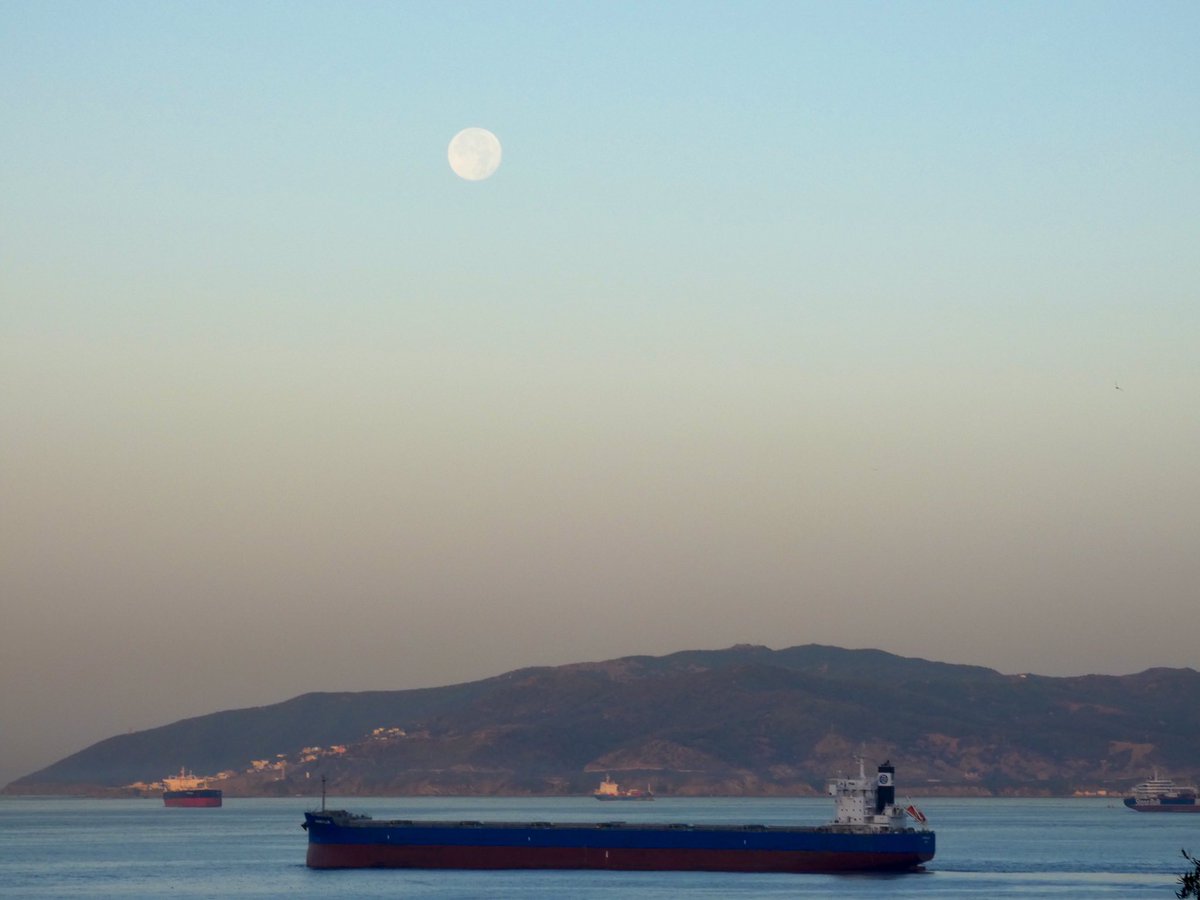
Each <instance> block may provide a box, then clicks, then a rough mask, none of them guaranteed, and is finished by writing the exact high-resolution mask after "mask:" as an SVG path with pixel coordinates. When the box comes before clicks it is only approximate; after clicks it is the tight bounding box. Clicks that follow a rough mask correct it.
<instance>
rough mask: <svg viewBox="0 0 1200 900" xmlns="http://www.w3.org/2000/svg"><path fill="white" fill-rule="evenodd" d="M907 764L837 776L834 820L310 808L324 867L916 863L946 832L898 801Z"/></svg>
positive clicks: (832, 867)
mask: <svg viewBox="0 0 1200 900" xmlns="http://www.w3.org/2000/svg"><path fill="white" fill-rule="evenodd" d="M894 774H895V769H894V768H893V767H892V766H891V765H890V764H889V763H884V764H883V765H882V766H880V767H879V771H878V773H877V775H875V776H873V777H868V776H867V775H866V774H865V772H864V771H863V767H862V760H861V759H860V760H859V774H858V777H857V778H836V779H833V780H831V781H830V782H829V794H830V795H831V796H832V797H834V799H835V801H836V805H837V815H836V816H835V818H834V820H833V821H832V822H830V823H828V824H826V825H784V826H781V825H740V824H731V825H688V824H681V823H655V824H630V823H627V822H586V823H570V822H561V823H556V822H437V821H424V822H422V821H412V820H410V819H392V820H387V821H382V820H375V819H372V818H371V817H369V816H363V815H355V814H354V813H350V812H346V811H344V810H326V809H325V808H324V803H323V802H322V807H321V810H320V811H319V812H307V813H305V814H304V823H303V825H302V826H301V827H303V828H304V829H305V830H306V831H307V832H308V855H307V858H306V863H307V865H308V866H309V867H310V868H313V869H339V868H410V869H623V870H638V871H713V872H905V871H915V870H919V869H920V868H921V864H922V863H925V862H928V861H929V860H931V859H933V854H934V849H935V837H934V833H933V832H932V831H930V830H928V829H927V828H926V827H925V825H924V822H925V817H924V815H923V814H922V813H921V812H920V810H918V809H916V807H914V806H911V805H909V806H908V808H907V809H905V808H903V807H900V806H897V805H896V802H895V800H896V789H895V785H894V783H893V778H894Z"/></svg>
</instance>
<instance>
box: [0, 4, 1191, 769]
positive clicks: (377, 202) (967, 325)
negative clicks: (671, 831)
mask: <svg viewBox="0 0 1200 900" xmlns="http://www.w3.org/2000/svg"><path fill="white" fill-rule="evenodd" d="M1198 26H1200V10H1198V8H1197V6H1196V5H1195V4H1194V3H1148V4H1118V3H1058V4H1036V3H1004V4H1001V3H975V4H967V3H961V4H956V3H902V4H883V3H839V4H826V3H820V4H810V3H798V2H797V3H778V4H774V3H748V4H741V3H739V4H701V3H687V4H674V3H657V4H625V3H601V4H585V3H569V4H540V3H508V4H498V3H456V4H452V5H451V4H432V3H429V4H391V5H384V4H378V5H376V4H325V3H256V4H233V3H204V4H164V3H96V4H74V3H28V2H9V3H5V4H3V5H0V108H2V109H3V110H4V120H5V124H4V127H3V128H2V129H0V326H2V329H3V338H2V339H3V346H2V351H3V352H2V355H0V415H2V417H3V419H2V421H3V428H4V432H5V434H6V435H7V436H8V437H7V439H6V441H5V447H4V458H5V465H4V471H5V477H4V480H3V483H2V487H0V505H2V507H3V510H4V511H3V513H0V523H2V528H3V538H4V540H3V544H4V548H5V549H4V559H3V568H2V570H0V577H2V579H3V584H2V585H0V587H2V590H0V604H3V607H4V609H3V612H4V619H5V622H6V626H5V628H4V630H3V634H0V651H2V652H0V678H2V679H3V681H4V683H5V684H6V685H9V686H11V685H17V684H20V685H22V687H20V688H19V689H17V690H11V689H6V691H5V692H4V696H3V697H2V698H0V722H2V723H3V724H4V726H5V732H6V734H11V733H19V734H20V735H22V738H21V739H20V741H18V742H16V743H15V744H14V745H13V747H12V749H10V750H8V751H6V752H7V753H8V755H9V758H8V759H7V760H0V775H3V774H8V775H11V776H15V775H17V774H22V773H23V772H25V771H28V770H30V769H32V768H35V767H38V766H40V765H43V764H46V763H48V762H50V761H52V760H53V759H55V758H57V757H58V756H61V755H65V754H66V753H69V752H72V751H73V750H76V749H79V748H80V747H81V746H83V745H85V744H87V743H90V742H92V741H94V740H98V739H101V738H103V737H106V736H109V735H110V734H112V733H115V732H119V731H123V730H126V729H129V728H144V727H150V726H153V725H157V724H162V723H164V722H166V721H172V720H174V719H176V718H180V717H183V716H187V715H196V714H201V713H205V712H210V711H213V710H216V709H221V708H229V707H235V706H244V705H251V704H258V703H267V702H273V701H275V700H281V699H285V698H287V697H289V696H293V695H295V694H298V693H302V692H304V691H309V690H354V689H368V688H370V689H376V688H404V687H417V686H425V685H431V684H442V683H448V682H453V681H464V680H469V679H473V678H478V677H483V676H486V675H490V674H495V673H497V672H500V671H505V670H507V669H511V668H516V667H519V666H522V665H529V664H557V663H565V662H573V661H578V660H581V659H589V658H591V659H594V658H607V657H613V656H620V655H627V654H633V653H666V652H671V651H674V650H680V649H687V648H693V647H700V646H709V647H713V646H726V645H729V644H733V643H738V642H753V643H764V644H768V645H771V646H787V645H791V644H798V643H807V642H810V641H816V642H822V643H830V644H837V645H841V646H848V647H859V646H873V647H881V648H882V649H885V650H890V651H893V652H897V653H902V654H905V655H914V656H923V657H926V658H932V659H941V660H946V661H951V662H964V663H973V664H981V665H987V666H992V667H995V668H998V669H1001V670H1003V671H1036V672H1041V673H1044V674H1055V675H1065V674H1080V673H1084V672H1110V673H1120V672H1129V671H1136V670H1139V669H1142V668H1146V667H1149V666H1155V665H1166V666H1183V665H1194V663H1195V650H1194V640H1193V638H1192V636H1191V635H1192V632H1191V630H1190V628H1189V627H1186V625H1185V623H1187V622H1190V620H1191V616H1192V608H1193V606H1194V599H1195V597H1194V595H1195V585H1196V583H1197V576H1200V567H1198V564H1197V560H1196V555H1195V552H1194V548H1195V546H1197V544H1200V528H1198V527H1197V516H1196V513H1195V510H1196V509H1197V508H1200V504H1198V502H1197V501H1200V475H1198V470H1197V466H1196V464H1195V459H1196V458H1197V453H1198V451H1200V425H1198V422H1197V417H1196V415H1195V412H1194V409H1195V397H1196V396H1197V393H1198V388H1200V361H1198V360H1200V355H1198V354H1197V353H1196V346H1197V337H1198V336H1200V312H1198V310H1200V304H1198V303H1197V299H1198V298H1197V296H1196V294H1197V285H1198V284H1200V261H1198V260H1200V255H1198V254H1197V253H1196V252H1195V249H1194V248H1195V245H1196V238H1197V233H1198V228H1197V226H1198V224H1200V223H1198V219H1200V213H1198V210H1200V183H1198V180H1200V176H1198V175H1197V171H1198V166H1197V151H1198V149H1200V116H1197V114H1196V113H1197V108H1198V103H1197V100H1198V94H1200V90H1198V85H1200V64H1198V63H1197V61H1196V55H1195V52H1194V47H1195V41H1196V37H1197V33H1198V31H1200V29H1198ZM470 125H477V126H482V127H485V128H488V129H490V130H492V131H493V132H495V133H496V134H497V135H498V136H499V138H500V140H501V141H502V143H503V145H504V161H503V164H502V166H501V167H500V169H499V171H498V172H497V173H496V174H495V175H494V176H493V177H492V178H490V179H489V180H487V181H484V182H479V183H467V182H464V181H461V180H459V179H458V178H456V177H455V176H454V175H453V173H452V172H451V171H450V169H449V167H448V166H447V162H446V145H447V143H448V141H449V140H450V138H451V137H452V136H453V135H454V134H455V133H456V132H457V131H458V130H460V129H461V128H464V127H467V126H470ZM1118 385H1119V386H1120V390H1117V386H1118ZM1177 625H1181V626H1185V627H1176V626H1177ZM330 652H332V653H336V654H337V658H339V659H340V660H342V662H341V663H339V665H338V667H337V668H336V671H333V672H330V671H329V670H328V669H326V668H322V667H317V666H314V664H313V661H314V659H316V658H318V655H319V654H322V653H330Z"/></svg>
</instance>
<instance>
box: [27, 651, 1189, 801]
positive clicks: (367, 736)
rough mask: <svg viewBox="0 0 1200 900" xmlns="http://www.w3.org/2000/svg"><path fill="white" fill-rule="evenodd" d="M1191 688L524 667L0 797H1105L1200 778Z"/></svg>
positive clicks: (892, 661)
mask: <svg viewBox="0 0 1200 900" xmlns="http://www.w3.org/2000/svg"><path fill="white" fill-rule="evenodd" d="M1198 696H1200V673H1197V672H1196V671H1195V670H1192V669H1149V670H1147V671H1145V672H1141V673H1138V674H1134V675H1124V676H1097V675H1089V676H1082V677H1072V678H1052V677H1046V676H1039V675H1032V674H1029V675H1003V674H1001V673H999V672H996V671H994V670H991V669H986V668H980V667H975V666H962V665H953V664H949V663H939V662H930V661H928V660H923V659H913V658H906V657H900V656H896V655H893V654H890V653H885V652H883V651H879V650H844V649H840V648H837V647H828V646H822V645H816V644H809V645H804V646H799V647H791V648H788V649H783V650H771V649H769V648H767V647H759V646H747V645H738V646H735V647H730V648H728V649H725V650H692V651H684V652H681V653H674V654H671V655H669V656H661V657H651V656H631V657H624V658H621V659H613V660H608V661H604V662H589V663H578V664H574V665H565V666H557V667H542V668H529V669H519V670H516V671H513V672H508V673H506V674H504V675H499V676H497V677H494V678H488V679H484V680H482V681H475V682H470V683H466V684H457V685H450V686H446V687H439V688H426V689H421V690H408V691H366V692H361V693H313V694H305V695H302V696H299V697H296V698H294V699H291V700H288V701H286V702H283V703H277V704H274V705H271V706H263V707H255V708H252V709H238V710H227V711H224V712H216V713H212V714H209V715H205V716H199V717H197V718H192V719H185V720H183V721H179V722H175V723H173V724H170V725H164V726H161V727H159V728H153V729H149V730H146V731H140V732H135V733H131V734H122V735H119V736H116V737H112V738H108V739H107V740H104V741H100V742H99V743H97V744H94V745H92V746H90V747H88V748H86V749H84V750H81V751H79V752H78V753H75V754H73V755H71V756H68V757H67V758H65V759H62V760H60V761H58V762H56V763H54V764H52V765H49V766H47V767H46V768H44V769H41V770H40V771H37V772H34V773H32V774H30V775H27V776H25V777H23V778H19V779H17V780H16V781H14V782H12V783H10V784H9V785H8V786H7V787H6V788H5V789H4V793H7V794H21V795H34V794H79V795H87V796H138V795H150V794H154V793H156V792H158V791H160V790H161V788H162V784H161V780H162V777H163V776H164V775H166V774H168V773H171V772H174V771H177V770H178V769H179V767H180V766H186V767H187V768H188V769H190V770H192V771H194V772H195V773H197V774H198V775H199V774H203V775H204V776H205V777H206V778H207V779H208V780H209V782H210V783H211V784H212V786H214V787H220V788H222V789H223V790H224V792H225V796H226V797H238V796H245V797H250V796H254V797H265V796H294V795H314V794H317V793H319V791H320V787H319V785H320V781H321V779H322V778H324V779H326V781H327V784H328V790H329V791H330V792H331V793H336V794H340V795H359V796H366V795H378V796H402V795H573V794H587V793H590V792H591V791H593V790H594V789H595V787H596V784H597V782H598V780H599V779H600V778H601V777H603V776H605V775H608V774H612V775H613V776H614V777H617V778H618V779H619V780H620V781H622V782H626V783H630V784H639V785H643V784H649V785H651V786H652V787H653V790H654V792H655V793H656V794H658V795H660V796H669V795H683V796H698V795H708V796H720V795H747V796H767V795H800V796H804V795H812V794H818V793H821V792H822V790H823V786H824V781H825V779H826V777H827V776H828V775H829V774H830V773H831V772H835V771H838V770H841V769H845V768H847V766H848V765H849V763H850V759H851V757H852V756H853V755H854V754H856V753H859V752H865V754H866V755H867V756H868V757H870V758H872V759H873V758H875V757H878V758H879V759H884V758H890V759H891V760H892V761H893V762H895V763H896V764H897V765H902V766H903V767H904V771H905V773H906V781H907V783H908V784H909V786H910V789H911V790H912V792H913V794H914V795H926V796H928V795H934V794H942V795H960V796H962V795H973V796H998V795H1003V796H1016V795H1040V796H1062V795H1071V794H1085V795H1097V796H1105V795H1110V794H1118V793H1120V792H1121V791H1123V790H1125V789H1126V788H1128V787H1129V786H1130V785H1131V784H1132V783H1134V782H1137V781H1140V780H1144V777H1145V776H1146V775H1147V774H1148V773H1150V772H1151V771H1152V770H1155V769H1157V770H1160V771H1164V772H1170V773H1171V774H1172V775H1176V776H1179V777H1183V778H1187V779H1195V778H1196V777H1197V776H1198V775H1200V758H1198V757H1197V756H1196V753H1195V748H1196V747H1197V746H1200V712H1198V711H1197V708H1196V705H1195V703H1194V699H1195V698H1196V697H1198Z"/></svg>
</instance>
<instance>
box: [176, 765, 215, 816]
mask: <svg viewBox="0 0 1200 900" xmlns="http://www.w3.org/2000/svg"><path fill="white" fill-rule="evenodd" d="M221 798H222V794H221V791H220V790H219V789H217V788H210V787H208V784H207V782H205V780H204V779H203V778H197V777H196V776H195V775H193V774H192V773H191V772H185V771H184V770H183V769H180V770H179V774H178V775H168V776H167V777H166V778H164V779H163V806H171V807H187V808H212V807H216V806H220V805H221Z"/></svg>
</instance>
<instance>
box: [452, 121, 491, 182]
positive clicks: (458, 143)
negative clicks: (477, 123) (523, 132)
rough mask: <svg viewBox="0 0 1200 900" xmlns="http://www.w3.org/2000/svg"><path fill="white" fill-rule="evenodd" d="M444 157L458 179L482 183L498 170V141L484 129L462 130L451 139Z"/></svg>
mask: <svg viewBox="0 0 1200 900" xmlns="http://www.w3.org/2000/svg"><path fill="white" fill-rule="evenodd" d="M446 155H447V156H448V157H449V158H450V168H452V169H453V170H454V174H455V175H457V176H458V177H459V178H465V179H466V180H467V181H483V179H485V178H488V177H490V176H491V174H492V173H493V172H495V171H496V169H498V168H500V139H499V138H497V137H496V136H495V135H494V134H492V133H491V132H490V131H488V130H487V129H486V128H464V129H463V130H462V131H460V132H459V133H458V134H456V135H455V136H454V137H453V138H451V140H450V149H449V150H448V151H447V153H446Z"/></svg>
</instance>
